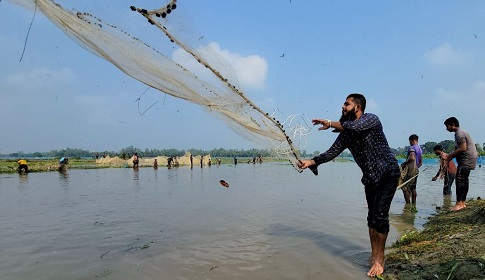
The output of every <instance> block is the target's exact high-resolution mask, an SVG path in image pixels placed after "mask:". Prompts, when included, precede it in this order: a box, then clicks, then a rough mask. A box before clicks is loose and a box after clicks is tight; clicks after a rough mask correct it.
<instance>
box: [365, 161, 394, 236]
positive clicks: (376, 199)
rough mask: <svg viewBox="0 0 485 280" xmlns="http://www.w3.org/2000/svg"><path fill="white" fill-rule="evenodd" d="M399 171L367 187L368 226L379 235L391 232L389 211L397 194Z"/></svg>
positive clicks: (388, 174)
mask: <svg viewBox="0 0 485 280" xmlns="http://www.w3.org/2000/svg"><path fill="white" fill-rule="evenodd" d="M398 181H399V171H398V172H389V173H387V174H384V175H383V176H382V178H381V180H380V181H379V182H377V183H375V184H366V185H365V198H366V200H367V207H368V214H367V225H368V226H369V228H373V229H375V230H376V231H377V232H379V233H383V234H386V233H388V232H389V209H390V208H391V202H392V199H393V198H394V194H395V193H396V188H397V184H398Z"/></svg>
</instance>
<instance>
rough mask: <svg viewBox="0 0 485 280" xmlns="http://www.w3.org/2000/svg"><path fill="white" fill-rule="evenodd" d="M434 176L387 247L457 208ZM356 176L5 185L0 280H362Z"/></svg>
mask: <svg viewBox="0 0 485 280" xmlns="http://www.w3.org/2000/svg"><path fill="white" fill-rule="evenodd" d="M436 172H437V165H436V167H433V168H430V169H429V170H427V171H425V172H423V173H422V174H420V176H419V178H418V203H417V206H416V209H417V212H416V211H411V209H408V206H405V204H404V201H403V198H402V196H400V195H396V197H395V198H394V201H393V203H392V205H391V213H390V215H391V217H390V219H391V233H390V236H389V238H388V245H390V243H392V242H393V241H394V240H396V238H397V237H398V236H399V235H400V234H402V233H404V232H405V231H406V230H412V229H418V230H419V229H422V227H423V224H424V222H425V221H426V218H427V217H429V215H432V214H434V213H435V212H436V211H437V209H438V208H440V207H442V209H447V208H448V207H449V206H451V204H452V203H453V201H452V200H453V197H450V196H448V197H443V196H442V184H441V183H439V182H431V178H432V177H433V175H434V174H435V173H436ZM360 176H361V173H360V170H359V169H358V167H357V166H356V165H355V164H353V163H338V162H335V163H328V164H326V165H325V168H321V172H320V175H319V176H314V175H313V174H311V172H303V173H301V174H300V173H297V172H295V171H294V170H293V169H292V168H291V167H290V166H289V165H288V164H270V163H264V164H258V165H253V164H250V165H248V164H238V165H237V166H234V165H226V166H224V165H222V166H215V167H212V168H195V169H191V168H190V167H189V166H188V167H179V168H172V169H167V168H158V169H157V170H154V169H153V168H139V169H138V170H135V169H132V168H115V169H91V170H67V172H64V173H56V172H50V173H30V174H23V175H18V176H17V174H15V176H13V175H11V174H10V175H0V199H1V201H0V241H1V242H0V252H2V254H1V255H0V279H2V280H3V279H7V280H9V279H36V280H37V279H49V280H56V279H97V278H103V279H120V280H125V279H231V280H232V279H236V280H238V279H302V278H304V279H328V277H327V276H329V275H331V277H332V278H334V279H368V278H367V277H366V276H365V272H366V268H365V266H366V265H367V259H368V256H369V252H370V248H369V247H370V246H369V239H368V231H367V227H366V215H367V208H366V203H365V196H364V191H363V187H362V184H361V183H360ZM484 178H485V169H483V168H481V169H480V170H475V171H473V173H472V174H471V175H470V184H471V187H470V194H469V197H470V198H472V197H476V196H478V194H480V193H482V195H481V196H482V197H483V196H484V195H483V186H484V185H485V180H484ZM221 179H224V180H226V181H227V182H230V185H231V187H230V188H224V187H221V186H220V184H219V180H221ZM67 186H68V187H67ZM133 186H135V188H134V187H133ZM6 256H8V257H6Z"/></svg>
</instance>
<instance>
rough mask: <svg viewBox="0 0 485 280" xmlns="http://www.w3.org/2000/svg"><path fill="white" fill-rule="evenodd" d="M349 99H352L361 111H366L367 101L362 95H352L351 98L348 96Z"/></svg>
mask: <svg viewBox="0 0 485 280" xmlns="http://www.w3.org/2000/svg"><path fill="white" fill-rule="evenodd" d="M347 98H352V99H353V101H354V103H355V104H356V105H360V110H362V113H363V112H364V111H365V104H366V101H365V97H364V96H363V95H362V94H360V93H351V94H349V96H347Z"/></svg>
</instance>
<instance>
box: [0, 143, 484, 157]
mask: <svg viewBox="0 0 485 280" xmlns="http://www.w3.org/2000/svg"><path fill="white" fill-rule="evenodd" d="M438 144H439V145H441V146H442V147H443V149H444V150H445V151H446V152H448V153H449V152H452V151H453V150H454V149H455V141H453V140H444V141H441V142H439V143H436V142H426V143H424V144H422V145H421V148H422V149H423V154H425V155H426V156H427V157H434V153H433V148H434V146H436V145H438ZM476 146H477V150H478V152H479V153H480V154H481V155H485V152H484V149H483V146H480V145H479V144H476ZM484 146H485V143H484ZM408 148H409V146H405V147H404V148H401V147H399V148H397V149H393V152H394V153H395V154H396V156H397V157H406V153H407V149H408ZM186 151H189V152H190V153H191V154H193V155H207V154H210V155H211V156H212V157H255V156H263V157H271V156H273V155H272V154H271V152H270V151H268V150H265V149H249V150H242V149H223V148H218V149H212V150H209V151H207V150H201V149H189V150H178V149H145V150H142V149H139V148H135V147H133V146H129V147H126V148H123V149H121V150H119V151H118V152H115V151H95V152H91V151H88V150H82V149H73V148H66V149H63V150H52V151H50V152H35V153H24V152H22V151H19V152H16V153H10V154H7V155H1V154H0V156H1V157H11V158H61V157H71V158H94V157H95V156H96V154H98V155H99V157H102V156H103V155H109V156H110V157H114V156H119V157H122V156H125V157H131V156H132V155H133V154H134V153H138V155H139V156H141V157H156V156H160V155H163V156H168V157H174V156H183V155H184V154H185V152H186ZM300 154H301V157H303V158H310V157H314V156H316V155H319V154H320V151H314V152H313V153H307V151H305V150H302V151H300ZM340 157H352V155H351V154H350V152H348V150H345V151H344V152H343V153H342V154H340Z"/></svg>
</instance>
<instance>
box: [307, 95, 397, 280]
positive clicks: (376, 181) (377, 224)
mask: <svg viewBox="0 0 485 280" xmlns="http://www.w3.org/2000/svg"><path fill="white" fill-rule="evenodd" d="M365 106H366V99H365V97H364V96H363V95H362V94H358V93H352V94H350V95H349V96H347V99H346V100H345V102H344V104H343V106H342V116H341V118H340V120H339V121H337V122H334V121H331V120H328V119H327V120H323V119H314V120H312V122H313V124H314V125H322V126H321V127H320V128H319V129H318V130H327V129H329V128H334V131H336V132H339V135H338V137H337V139H336V140H335V142H334V143H333V144H332V146H331V147H330V148H329V149H328V150H327V151H326V152H324V153H322V154H320V155H318V156H316V157H314V158H312V159H310V160H302V161H301V163H300V165H299V167H300V168H302V169H305V168H310V167H312V168H315V167H316V166H318V165H320V164H322V163H325V162H329V161H331V160H332V159H334V158H336V157H337V156H338V155H339V154H340V153H342V152H343V151H344V150H345V149H349V150H350V152H351V153H352V155H353V157H354V159H355V162H356V163H357V165H358V166H359V167H360V168H361V170H362V173H363V176H362V179H361V181H362V183H363V184H364V186H365V195H366V200H367V205H368V215H367V225H368V227H369V237H370V243H371V248H372V256H371V258H372V259H371V262H372V264H371V267H370V269H369V271H368V272H367V275H368V276H371V277H375V276H377V275H380V274H382V273H383V272H384V259H385V257H384V248H385V244H386V240H387V235H388V233H389V209H390V206H391V202H392V199H393V197H394V194H395V192H396V186H397V183H398V180H399V175H400V170H399V164H398V162H397V159H396V157H395V156H394V153H393V152H392V151H391V148H390V147H389V144H388V142H387V139H386V136H385V135H384V132H383V128H382V124H381V122H380V120H379V118H378V117H377V116H376V115H374V114H370V113H364V111H365Z"/></svg>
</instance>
